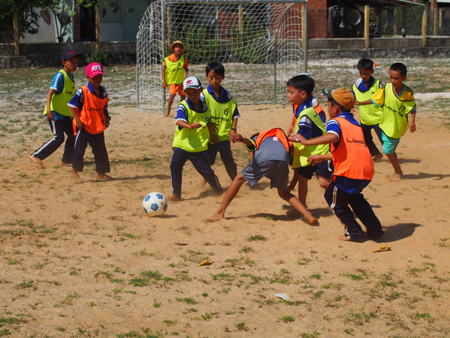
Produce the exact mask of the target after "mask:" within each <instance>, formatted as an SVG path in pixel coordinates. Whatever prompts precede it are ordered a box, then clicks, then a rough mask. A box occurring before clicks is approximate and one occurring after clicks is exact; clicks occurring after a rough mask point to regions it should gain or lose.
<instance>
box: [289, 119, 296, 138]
mask: <svg viewBox="0 0 450 338" xmlns="http://www.w3.org/2000/svg"><path fill="white" fill-rule="evenodd" d="M295 121H296V118H295V115H293V116H292V121H291V125H290V126H289V130H288V135H291V134H292V132H293V131H294V128H295Z"/></svg>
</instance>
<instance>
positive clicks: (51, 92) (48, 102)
mask: <svg viewBox="0 0 450 338" xmlns="http://www.w3.org/2000/svg"><path fill="white" fill-rule="evenodd" d="M55 93H56V90H55V89H50V90H49V91H48V94H47V103H46V104H47V118H48V119H49V120H52V121H55V118H54V117H53V113H52V110H51V109H50V107H51V105H50V102H51V101H52V97H53V95H55Z"/></svg>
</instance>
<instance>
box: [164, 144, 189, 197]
mask: <svg viewBox="0 0 450 338" xmlns="http://www.w3.org/2000/svg"><path fill="white" fill-rule="evenodd" d="M187 154H188V153H187V152H185V151H184V150H181V149H178V148H177V149H174V150H173V155H172V161H171V162H170V176H171V177H172V189H173V194H172V195H171V196H170V197H169V198H168V200H170V201H174V200H179V199H181V183H182V177H183V166H184V164H185V163H186V161H187V159H188V156H187Z"/></svg>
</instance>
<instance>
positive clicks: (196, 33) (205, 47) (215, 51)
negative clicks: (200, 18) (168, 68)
mask: <svg viewBox="0 0 450 338" xmlns="http://www.w3.org/2000/svg"><path fill="white" fill-rule="evenodd" d="M174 40H181V41H182V42H183V44H184V45H185V46H186V51H185V55H186V58H187V59H188V60H189V63H209V62H212V61H216V60H217V59H218V58H219V56H220V55H222V54H223V53H224V52H225V49H224V45H223V43H222V40H221V39H219V38H217V37H214V38H213V39H211V38H209V36H208V30H207V29H206V28H205V27H204V26H203V25H201V26H200V27H199V26H197V25H195V24H193V23H187V24H185V25H184V27H183V31H182V32H181V34H180V35H179V36H178V37H175V38H174ZM166 54H170V52H169V51H167V53H166Z"/></svg>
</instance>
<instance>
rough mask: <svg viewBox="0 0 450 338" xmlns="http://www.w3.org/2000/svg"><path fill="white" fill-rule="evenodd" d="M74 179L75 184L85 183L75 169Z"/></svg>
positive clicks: (73, 171)
mask: <svg viewBox="0 0 450 338" xmlns="http://www.w3.org/2000/svg"><path fill="white" fill-rule="evenodd" d="M72 177H73V180H74V181H75V183H83V181H82V180H81V178H80V176H79V175H78V171H76V170H75V169H72Z"/></svg>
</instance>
